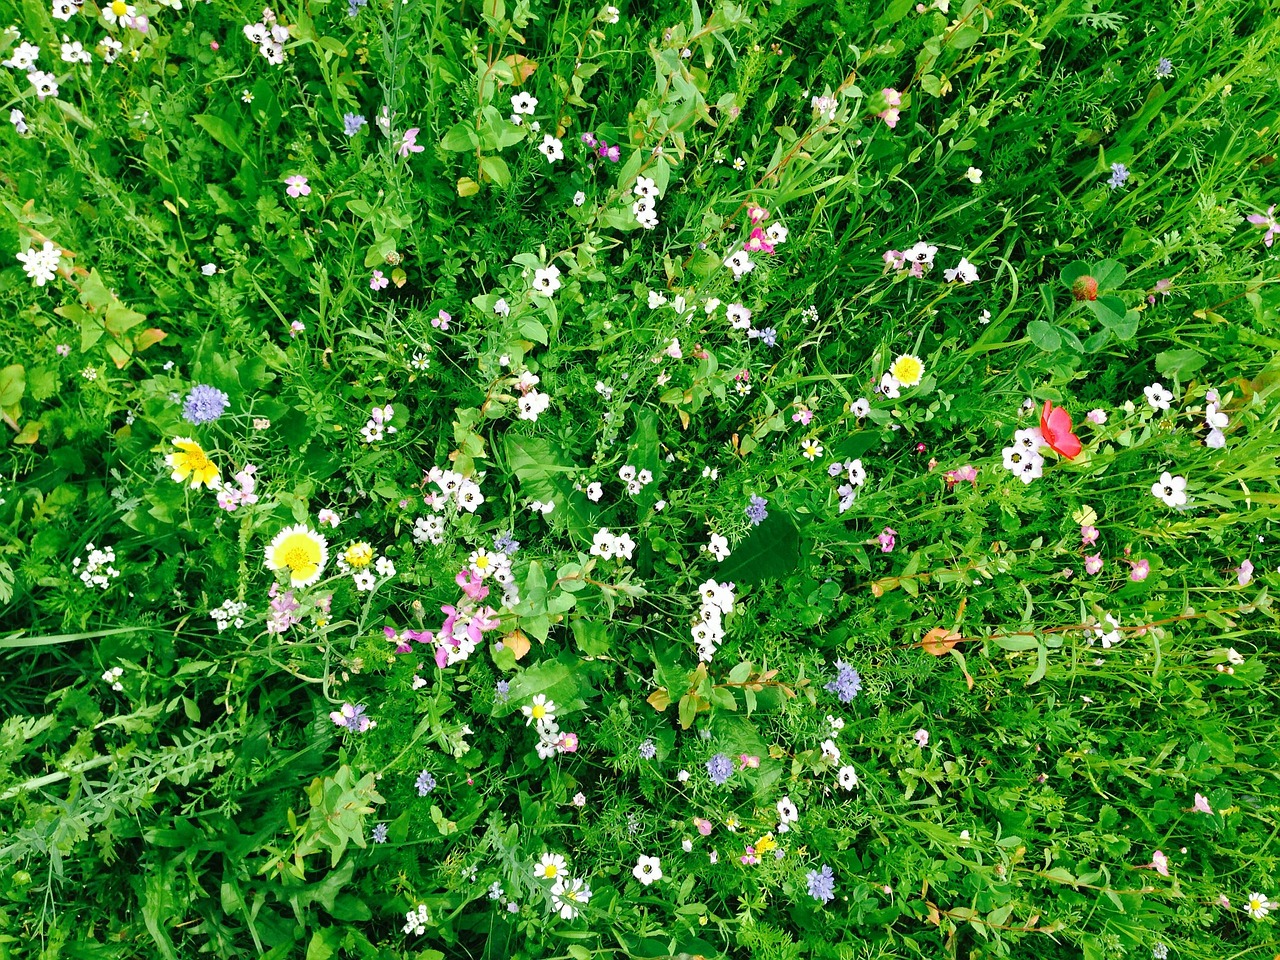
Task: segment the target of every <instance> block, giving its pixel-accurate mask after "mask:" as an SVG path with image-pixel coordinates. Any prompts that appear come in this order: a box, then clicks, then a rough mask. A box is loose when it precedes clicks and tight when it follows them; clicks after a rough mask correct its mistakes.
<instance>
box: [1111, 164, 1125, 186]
mask: <svg viewBox="0 0 1280 960" xmlns="http://www.w3.org/2000/svg"><path fill="white" fill-rule="evenodd" d="M1128 179H1129V168H1128V167H1126V166H1125V165H1124V164H1123V163H1113V164H1112V165H1111V179H1110V180H1108V181H1107V186H1109V187H1110V188H1111V189H1112V190H1115V189H1117V188H1119V187H1123V186H1124V185H1125V181H1126V180H1128Z"/></svg>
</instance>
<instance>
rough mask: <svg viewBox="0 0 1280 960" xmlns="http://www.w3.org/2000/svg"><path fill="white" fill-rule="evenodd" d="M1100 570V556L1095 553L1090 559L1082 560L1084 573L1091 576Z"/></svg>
mask: <svg viewBox="0 0 1280 960" xmlns="http://www.w3.org/2000/svg"><path fill="white" fill-rule="evenodd" d="M1101 569H1102V554H1100V553H1095V554H1094V555H1093V556H1091V557H1085V558H1084V572H1085V573H1087V574H1089V575H1091V576H1092V575H1093V574H1095V573H1098V572H1099V571H1100V570H1101Z"/></svg>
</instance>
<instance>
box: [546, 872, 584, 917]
mask: <svg viewBox="0 0 1280 960" xmlns="http://www.w3.org/2000/svg"><path fill="white" fill-rule="evenodd" d="M590 899H591V888H590V887H588V886H587V882H586V881H585V880H583V879H581V878H580V877H575V878H574V879H572V880H570V881H569V882H568V883H565V882H564V881H563V880H557V881H556V884H555V886H554V887H552V888H551V909H553V910H555V911H557V912H558V913H559V914H560V919H561V920H572V919H573V918H574V917H576V916H577V915H578V908H579V907H581V906H582V905H583V904H585V903H586V902H587V901H588V900H590Z"/></svg>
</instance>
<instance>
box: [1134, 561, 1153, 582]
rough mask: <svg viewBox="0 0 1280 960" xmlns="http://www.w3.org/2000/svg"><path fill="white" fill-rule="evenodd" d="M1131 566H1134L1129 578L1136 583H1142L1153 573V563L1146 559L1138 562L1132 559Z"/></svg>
mask: <svg viewBox="0 0 1280 960" xmlns="http://www.w3.org/2000/svg"><path fill="white" fill-rule="evenodd" d="M1129 566H1131V567H1133V570H1132V571H1130V573H1129V579H1130V580H1132V581H1133V582H1134V583H1141V582H1142V581H1143V580H1145V579H1147V577H1148V575H1149V574H1150V573H1151V564H1150V563H1149V562H1148V561H1146V560H1139V561H1137V562H1136V563H1135V562H1134V561H1132V560H1130V561H1129Z"/></svg>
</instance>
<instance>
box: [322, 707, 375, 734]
mask: <svg viewBox="0 0 1280 960" xmlns="http://www.w3.org/2000/svg"><path fill="white" fill-rule="evenodd" d="M367 709H368V707H366V706H365V705H364V704H363V703H360V704H350V703H344V704H343V705H342V709H341V710H333V711H331V712H330V713H329V719H330V720H332V721H333V722H334V723H335V724H336V725H338V726H339V727H344V728H345V729H347V730H351V731H352V732H354V733H364V732H365V731H366V730H368V729H370V728H371V727H373V726H374V725H375V724H374V722H373V721H372V720H370V719H369V718H368V717H367V716H365V710H367Z"/></svg>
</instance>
